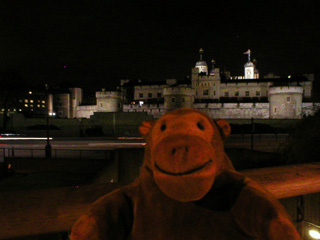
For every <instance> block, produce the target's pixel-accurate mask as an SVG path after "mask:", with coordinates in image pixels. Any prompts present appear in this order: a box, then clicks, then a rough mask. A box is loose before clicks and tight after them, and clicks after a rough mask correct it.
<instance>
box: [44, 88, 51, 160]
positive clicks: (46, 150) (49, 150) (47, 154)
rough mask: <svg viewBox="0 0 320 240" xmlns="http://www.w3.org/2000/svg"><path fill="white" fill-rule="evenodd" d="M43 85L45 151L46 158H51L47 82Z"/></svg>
mask: <svg viewBox="0 0 320 240" xmlns="http://www.w3.org/2000/svg"><path fill="white" fill-rule="evenodd" d="M45 87H46V121H47V145H46V147H45V152H46V158H51V145H50V142H49V139H50V134H49V131H50V125H49V104H48V102H49V95H48V89H49V86H48V84H45Z"/></svg>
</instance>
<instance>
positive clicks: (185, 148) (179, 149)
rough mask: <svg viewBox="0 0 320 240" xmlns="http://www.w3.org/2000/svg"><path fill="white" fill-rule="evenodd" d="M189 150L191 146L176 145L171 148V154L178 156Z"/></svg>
mask: <svg viewBox="0 0 320 240" xmlns="http://www.w3.org/2000/svg"><path fill="white" fill-rule="evenodd" d="M188 152H189V147H188V146H181V147H175V148H172V150H171V155H172V156H176V155H178V154H183V155H184V154H187V153H188Z"/></svg>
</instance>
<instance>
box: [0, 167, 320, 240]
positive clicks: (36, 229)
mask: <svg viewBox="0 0 320 240" xmlns="http://www.w3.org/2000/svg"><path fill="white" fill-rule="evenodd" d="M242 173H243V174H244V175H246V176H248V177H250V178H252V179H254V180H256V181H258V182H260V183H261V184H262V185H263V186H264V187H265V188H266V189H267V190H269V191H270V192H271V193H272V194H273V195H274V196H275V197H277V198H287V197H293V196H300V195H305V194H310V193H317V192H320V163H310V164H300V165H290V166H281V167H272V168H262V169H252V170H246V171H242ZM119 187H121V184H116V183H109V184H97V185H86V186H74V187H61V188H51V189H44V190H28V191H18V192H4V193H1V195H0V239H7V238H14V237H21V236H32V235H39V234H46V233H55V232H63V231H69V230H70V229H71V227H72V225H73V224H74V222H75V221H76V220H77V219H78V218H79V217H80V216H81V215H82V214H83V213H84V212H85V211H86V210H87V209H88V207H89V205H90V204H91V203H92V202H93V201H95V200H96V199H98V198H99V197H101V196H103V195H104V194H106V193H109V192H111V191H112V190H114V189H117V188H119Z"/></svg>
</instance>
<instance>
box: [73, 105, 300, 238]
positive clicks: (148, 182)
mask: <svg viewBox="0 0 320 240" xmlns="http://www.w3.org/2000/svg"><path fill="white" fill-rule="evenodd" d="M139 130H140V132H141V134H142V136H143V137H144V138H145V139H146V142H147V144H146V148H145V159H144V164H143V167H142V169H141V173H140V176H139V178H138V179H136V180H135V181H134V182H133V183H132V184H130V185H127V186H125V187H123V188H121V189H119V190H117V191H114V192H112V193H110V194H108V195H106V196H104V197H102V198H101V199H99V200H98V201H97V202H95V203H94V204H93V205H92V207H91V208H90V210H89V211H88V213H87V214H86V215H85V216H83V217H81V218H80V219H79V220H78V222H77V223H76V224H75V225H74V227H73V229H72V234H71V240H84V239H89V240H90V239H92V240H95V239H127V238H130V239H159V240H160V239H184V240H185V239H219V240H228V239H238V240H250V239H260V240H265V239H270V240H280V239H281V240H299V239H300V237H299V235H298V233H297V231H296V229H295V228H294V226H293V224H292V223H291V221H290V219H289V217H288V215H287V213H286V212H285V210H284V208H283V207H282V206H281V204H280V203H279V202H278V201H277V200H276V199H275V198H274V197H272V196H271V195H270V194H269V193H268V192H267V191H266V190H264V189H263V188H262V187H261V186H260V185H259V184H258V183H256V182H254V181H252V180H250V179H248V178H246V177H244V176H242V175H241V174H239V173H237V172H236V171H235V169H234V168H233V165H232V163H231V161H230V160H229V158H228V156H227V155H226V154H225V152H224V145H223V142H224V140H225V139H226V138H227V137H228V136H229V135H230V132H231V130H230V125H229V124H228V123H227V122H226V121H224V120H216V121H213V120H212V119H211V118H210V117H208V116H207V115H206V114H204V113H202V112H200V111H197V110H193V109H178V110H175V111H172V112H169V113H167V114H166V115H164V116H163V117H161V118H160V119H159V120H157V121H147V122H144V123H142V125H141V127H140V128H139Z"/></svg>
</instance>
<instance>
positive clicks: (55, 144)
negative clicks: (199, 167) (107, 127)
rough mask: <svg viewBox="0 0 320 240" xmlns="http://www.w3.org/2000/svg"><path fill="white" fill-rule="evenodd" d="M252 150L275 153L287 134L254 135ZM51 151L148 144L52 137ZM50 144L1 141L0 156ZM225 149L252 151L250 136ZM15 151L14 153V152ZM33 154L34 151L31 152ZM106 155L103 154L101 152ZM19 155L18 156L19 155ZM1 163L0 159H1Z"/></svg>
mask: <svg viewBox="0 0 320 240" xmlns="http://www.w3.org/2000/svg"><path fill="white" fill-rule="evenodd" d="M253 136H254V137H253V149H255V150H260V151H267V152H274V151H276V150H277V149H278V147H279V146H280V145H281V144H282V143H283V142H284V141H285V139H286V137H287V135H284V134H281V135H274V134H262V135H259V134H255V135H253ZM49 142H50V145H51V147H52V150H53V151H54V152H55V153H57V152H58V151H59V152H60V154H61V152H62V151H64V154H66V152H67V150H69V152H70V151H73V152H75V151H82V152H85V151H91V153H92V152H93V151H94V152H98V151H101V150H112V149H116V148H143V147H144V145H145V141H144V140H143V139H141V138H121V139H120V138H53V139H51V140H50V141H49ZM46 145H47V140H46V138H19V137H18V138H5V137H2V138H0V149H1V151H4V153H3V154H1V152H0V157H1V156H3V155H4V154H5V155H6V156H11V155H12V153H13V151H14V153H13V154H14V156H30V154H32V156H34V155H33V154H35V153H38V154H40V155H43V154H44V149H45V146H46ZM225 147H226V148H247V149H251V148H252V139H251V134H245V135H240V134H239V135H237V134H234V135H231V136H230V138H229V139H227V141H226V142H225ZM12 150H13V151H12ZM31 151H32V152H31ZM102 152H103V151H102ZM17 154H18V155H17ZM0 161H1V159H0Z"/></svg>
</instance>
